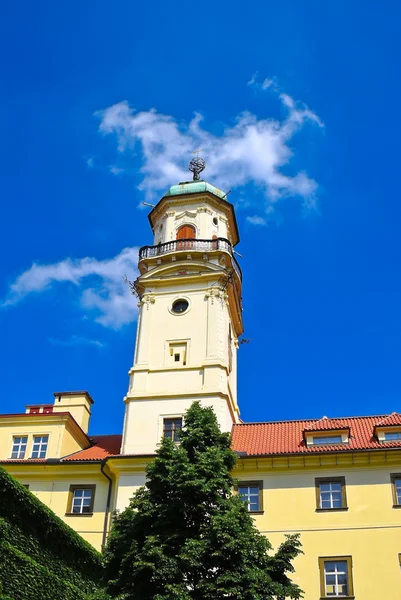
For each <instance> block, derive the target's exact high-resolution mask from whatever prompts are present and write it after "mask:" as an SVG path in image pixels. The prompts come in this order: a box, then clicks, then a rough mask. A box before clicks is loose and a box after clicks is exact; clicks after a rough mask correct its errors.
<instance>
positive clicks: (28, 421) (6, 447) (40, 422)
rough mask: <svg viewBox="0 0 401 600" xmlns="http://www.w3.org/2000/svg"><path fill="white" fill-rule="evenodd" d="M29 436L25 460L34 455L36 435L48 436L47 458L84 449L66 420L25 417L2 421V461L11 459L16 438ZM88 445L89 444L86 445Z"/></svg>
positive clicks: (0, 422) (0, 433)
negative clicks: (67, 425)
mask: <svg viewBox="0 0 401 600" xmlns="http://www.w3.org/2000/svg"><path fill="white" fill-rule="evenodd" d="M24 435H26V436H28V443H27V448H26V453H25V458H29V457H30V456H31V453H32V444H33V437H34V436H36V435H48V436H49V441H48V447H47V453H46V457H49V456H50V457H52V458H60V457H61V456H66V455H67V454H71V453H72V452H77V451H78V450H81V449H82V446H80V445H79V444H78V442H77V441H76V440H75V438H74V437H73V436H72V434H71V432H70V431H68V430H67V429H66V425H65V419H64V420H62V419H61V418H59V419H58V420H56V419H54V418H52V417H49V419H47V418H46V417H42V416H40V417H35V416H33V417H29V415H28V416H23V417H20V418H19V419H14V420H9V419H1V421H0V460H6V459H9V458H10V457H11V449H12V444H13V437H14V436H24ZM86 445H87V444H86Z"/></svg>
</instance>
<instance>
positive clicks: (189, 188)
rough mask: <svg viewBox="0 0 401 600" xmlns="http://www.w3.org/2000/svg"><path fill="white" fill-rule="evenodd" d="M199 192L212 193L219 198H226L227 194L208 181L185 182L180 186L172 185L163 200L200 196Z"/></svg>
mask: <svg viewBox="0 0 401 600" xmlns="http://www.w3.org/2000/svg"><path fill="white" fill-rule="evenodd" d="M199 192H210V193H211V194H214V195H215V196H218V197H219V198H225V196H226V194H225V193H224V192H222V191H221V190H219V188H216V187H214V185H211V184H210V183H208V182H207V181H183V182H182V183H179V184H178V185H172V186H171V188H170V189H169V191H168V192H166V193H165V194H164V196H163V198H167V197H169V196H182V195H184V194H199Z"/></svg>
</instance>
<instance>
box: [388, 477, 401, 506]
mask: <svg viewBox="0 0 401 600" xmlns="http://www.w3.org/2000/svg"><path fill="white" fill-rule="evenodd" d="M390 477H391V487H392V488H393V506H397V507H398V506H399V507H401V473H393V474H392V475H391V476H390Z"/></svg>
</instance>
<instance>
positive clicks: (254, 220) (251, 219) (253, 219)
mask: <svg viewBox="0 0 401 600" xmlns="http://www.w3.org/2000/svg"><path fill="white" fill-rule="evenodd" d="M246 220H247V221H248V223H251V225H266V224H267V221H266V219H265V218H264V217H260V216H258V215H252V216H248V217H247V218H246Z"/></svg>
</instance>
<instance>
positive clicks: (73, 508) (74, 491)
mask: <svg viewBox="0 0 401 600" xmlns="http://www.w3.org/2000/svg"><path fill="white" fill-rule="evenodd" d="M95 490H96V486H95V485H71V486H70V493H69V496H68V506H67V514H71V515H90V514H92V513H93V503H94V500H95Z"/></svg>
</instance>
